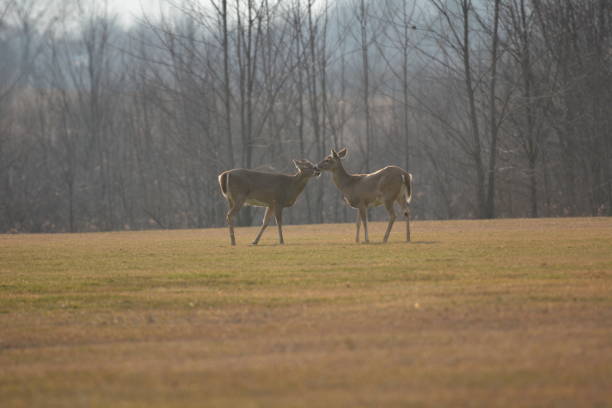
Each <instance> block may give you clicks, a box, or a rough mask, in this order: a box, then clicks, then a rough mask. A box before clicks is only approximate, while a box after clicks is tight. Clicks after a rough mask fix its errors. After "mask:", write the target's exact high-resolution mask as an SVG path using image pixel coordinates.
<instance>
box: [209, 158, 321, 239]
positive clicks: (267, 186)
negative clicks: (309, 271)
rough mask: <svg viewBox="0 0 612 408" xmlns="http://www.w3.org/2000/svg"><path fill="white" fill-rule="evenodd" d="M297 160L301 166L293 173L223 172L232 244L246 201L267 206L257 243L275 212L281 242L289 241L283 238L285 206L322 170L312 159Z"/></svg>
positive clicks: (237, 170)
mask: <svg viewBox="0 0 612 408" xmlns="http://www.w3.org/2000/svg"><path fill="white" fill-rule="evenodd" d="M293 164H294V165H295V167H297V169H298V172H297V174H293V175H289V174H279V173H266V172H261V171H256V170H247V169H233V170H228V171H224V172H223V173H221V174H220V175H219V185H220V186H221V193H222V194H223V197H225V198H226V199H227V201H228V203H229V211H228V212H227V217H226V219H227V224H228V225H229V234H230V241H231V243H232V245H236V237H235V236H234V216H235V215H236V214H237V213H238V211H240V208H242V206H243V205H244V204H247V205H252V206H259V207H266V214H265V215H264V218H263V225H262V226H261V229H260V230H259V233H258V234H257V236H256V237H255V240H254V241H253V243H252V244H253V245H257V243H258V242H259V239H260V238H261V236H262V235H263V233H264V231H265V230H266V227H267V226H268V223H269V222H270V218H272V214H274V216H275V217H276V224H277V225H278V238H279V242H280V243H281V244H284V243H285V241H284V240H283V208H285V207H291V206H292V205H293V204H294V203H295V200H296V199H297V198H298V196H299V195H300V193H301V192H302V191H303V190H304V187H306V183H308V180H310V178H311V177H317V176H319V175H320V174H321V173H320V172H319V169H318V168H317V166H315V165H314V164H313V163H311V162H309V161H308V160H294V161H293Z"/></svg>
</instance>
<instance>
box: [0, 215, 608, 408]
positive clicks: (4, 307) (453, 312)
mask: <svg viewBox="0 0 612 408" xmlns="http://www.w3.org/2000/svg"><path fill="white" fill-rule="evenodd" d="M384 228H385V225H384V224H383V223H373V224H372V225H371V231H370V238H371V239H372V240H376V241H380V240H381V239H382V235H383V232H384ZM403 233H404V229H403V222H401V223H400V222H398V223H397V224H396V226H395V231H394V233H393V234H392V236H391V239H390V243H389V244H387V245H381V244H380V243H379V242H375V243H372V244H369V245H365V244H355V243H353V237H354V225H353V224H336V225H314V226H288V227H286V228H285V240H286V242H287V245H285V246H280V245H277V244H276V239H277V238H276V230H275V228H274V227H271V228H269V230H268V231H267V232H266V234H265V235H264V237H263V239H262V242H261V243H260V245H259V246H257V247H253V246H248V243H249V242H250V241H251V240H252V239H253V237H254V236H255V234H256V229H255V228H239V229H237V231H236V235H237V240H238V246H237V247H230V246H229V237H228V233H227V230H225V229H208V230H187V231H185V230H181V231H147V232H113V233H90V234H55V235H25V234H24V235H0V401H2V404H1V405H2V407H39V406H43V407H44V406H53V407H79V406H83V407H110V406H112V407H145V406H146V407H332V406H333V407H411V406H416V407H421V406H423V407H440V406H454V407H462V406H466V407H505V406H523V407H528V406H533V407H547V406H551V407H552V406H554V407H564V406H567V407H576V406H590V407H606V406H611V407H612V219H611V218H583V219H539V220H523V219H521V220H494V221H439V222H413V224H412V236H413V242H412V243H409V244H407V243H405V242H402V239H403V236H404V235H403Z"/></svg>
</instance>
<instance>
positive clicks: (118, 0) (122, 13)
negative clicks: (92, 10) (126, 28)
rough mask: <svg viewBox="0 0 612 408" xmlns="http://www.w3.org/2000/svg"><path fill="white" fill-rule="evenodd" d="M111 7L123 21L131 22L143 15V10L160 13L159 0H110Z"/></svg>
mask: <svg viewBox="0 0 612 408" xmlns="http://www.w3.org/2000/svg"><path fill="white" fill-rule="evenodd" d="M109 8H110V10H111V11H113V12H116V13H117V14H118V15H119V17H120V20H121V21H122V22H123V23H126V24H130V23H131V22H133V21H134V18H139V17H141V16H142V14H143V11H144V12H145V13H146V14H147V15H158V14H159V1H158V0H109Z"/></svg>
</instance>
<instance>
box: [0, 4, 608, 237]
mask: <svg viewBox="0 0 612 408" xmlns="http://www.w3.org/2000/svg"><path fill="white" fill-rule="evenodd" d="M144 3H146V2H143V4H144ZM153 4H154V5H153ZM342 147H347V148H348V152H349V153H348V156H347V158H346V160H345V163H346V168H347V169H348V170H349V171H351V172H370V171H373V170H376V169H378V168H381V167H383V166H385V165H388V164H396V165H399V166H401V167H403V168H405V169H406V170H408V171H409V172H410V173H412V174H413V177H414V184H413V191H414V197H413V200H412V216H413V218H414V219H471V218H478V219H481V218H502V217H508V218H511V217H563V216H610V215H612V2H611V1H609V0H561V1H559V0H490V1H484V0H483V1H479V0H377V1H374V0H337V1H333V0H200V1H198V0H162V1H160V3H151V9H150V10H147V9H143V10H142V13H140V14H139V15H136V16H133V18H131V19H130V20H129V21H127V20H125V19H122V18H120V16H119V15H118V14H117V13H116V12H114V11H113V9H112V7H110V6H109V5H108V4H107V3H105V2H101V1H94V0H80V1H79V0H54V1H43V0H0V232H86V231H110V230H129V229H148V228H152V229H153V228H155V229H159V228H162V229H165V228H204V227H215V226H217V227H218V226H223V225H224V223H225V212H226V210H227V204H226V201H225V200H224V199H223V197H222V196H221V194H220V190H219V185H218V181H217V176H218V174H219V173H220V172H222V171H224V170H227V169H231V168H238V167H242V168H255V169H260V170H264V171H278V172H284V173H294V172H295V171H296V170H295V168H294V167H293V164H292V159H309V160H311V161H313V162H315V163H316V162H318V161H320V160H321V159H323V158H324V156H325V155H327V154H329V151H330V149H331V148H342ZM261 214H263V211H261ZM385 214H386V213H385V212H384V210H380V211H379V210H376V211H373V212H372V214H371V217H372V218H373V219H379V218H382V217H384V216H385ZM354 217H355V214H354V210H352V209H350V208H347V207H346V205H345V204H344V203H343V202H342V201H341V197H340V194H339V192H338V191H337V189H336V187H335V186H334V185H333V183H332V182H331V180H330V178H329V175H323V176H322V177H321V178H319V179H317V180H314V181H312V182H311V183H310V184H309V185H308V186H307V188H306V190H305V192H304V194H303V196H302V197H301V198H300V199H299V200H298V202H297V203H296V205H295V206H294V207H293V208H291V209H289V210H288V211H286V213H285V219H286V221H285V222H287V223H293V224H305V223H334V222H348V221H351V222H352V221H353V220H354ZM260 219H261V215H260V210H257V209H250V210H247V209H243V210H242V211H241V215H240V224H241V225H254V224H258V223H259V222H260Z"/></svg>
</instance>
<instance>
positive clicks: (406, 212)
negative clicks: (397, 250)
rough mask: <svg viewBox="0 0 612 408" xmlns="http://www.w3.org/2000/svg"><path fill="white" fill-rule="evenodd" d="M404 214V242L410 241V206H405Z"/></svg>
mask: <svg viewBox="0 0 612 408" xmlns="http://www.w3.org/2000/svg"><path fill="white" fill-rule="evenodd" d="M404 215H405V216H406V242H410V207H408V206H406V210H405V211H404Z"/></svg>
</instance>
